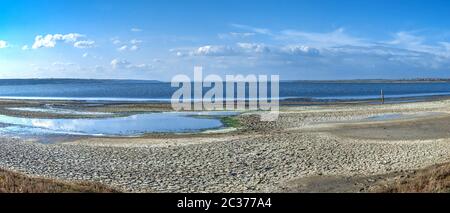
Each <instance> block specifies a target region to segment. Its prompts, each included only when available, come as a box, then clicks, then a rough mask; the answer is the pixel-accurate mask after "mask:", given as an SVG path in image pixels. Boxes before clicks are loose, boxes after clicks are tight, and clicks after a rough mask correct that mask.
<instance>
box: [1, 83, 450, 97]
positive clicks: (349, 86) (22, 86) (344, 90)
mask: <svg viewBox="0 0 450 213" xmlns="http://www.w3.org/2000/svg"><path fill="white" fill-rule="evenodd" d="M177 89H178V88H172V87H171V86H170V83H163V82H156V81H134V80H73V79H51V80H48V79H31V80H30V79H25V80H22V79H21V80H12V79H11V80H0V98H18V99H71V100H86V101H164V102H166V101H170V98H171V96H172V94H173V92H174V91H175V90H177ZM207 89H208V88H205V89H204V92H206V91H207ZM380 90H383V91H384V94H385V97H386V98H402V97H409V98H415V97H426V96H437V95H445V96H448V95H450V83H445V82H434V83H427V82H423V83H325V82H304V81H297V82H281V83H280V97H279V98H281V99H286V98H302V99H305V100H311V101H333V100H352V99H356V100H358V99H371V98H378V97H379V96H380Z"/></svg>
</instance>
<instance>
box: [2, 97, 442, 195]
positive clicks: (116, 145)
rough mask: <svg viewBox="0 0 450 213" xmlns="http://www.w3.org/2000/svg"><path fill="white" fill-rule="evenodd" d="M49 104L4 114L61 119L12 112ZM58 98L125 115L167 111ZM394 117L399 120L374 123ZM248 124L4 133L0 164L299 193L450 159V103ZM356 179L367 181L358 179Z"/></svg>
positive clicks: (188, 186)
mask: <svg viewBox="0 0 450 213" xmlns="http://www.w3.org/2000/svg"><path fill="white" fill-rule="evenodd" d="M43 104H55V103H53V102H51V103H42V102H31V101H27V102H21V101H2V102H1V104H0V113H1V114H7V115H15V116H22V117H52V116H55V115H50V114H42V113H41V114H40V113H24V112H17V111H12V110H8V109H6V108H8V107H11V106H14V107H22V106H28V107H30V106H42V105H43ZM57 104H59V105H61V106H66V107H72V108H74V107H75V108H77V109H83V110H87V111H96V112H119V113H125V114H129V113H142V112H152V111H164V110H167V106H161V105H148V104H142V105H139V104H121V105H94V106H86V105H83V104H80V103H66V102H61V103H57ZM392 114H395V115H400V116H394V118H389V116H387V117H386V119H373V118H376V116H382V115H385V116H386V115H392ZM239 120H240V121H241V123H242V127H240V128H239V129H238V130H236V131H229V132H224V133H212V134H188V135H170V134H159V135H147V136H143V137H137V138H98V137H82V138H73V139H71V140H61V141H63V142H64V143H56V144H41V143H35V142H30V141H25V140H23V139H19V138H5V137H3V138H1V139H0V167H1V168H4V169H9V170H14V171H19V172H23V173H25V174H29V175H33V176H44V177H50V178H56V179H63V180H86V181H97V182H101V183H104V184H107V185H112V186H114V187H119V188H122V189H124V190H125V191H132V192H295V191H364V190H366V188H367V187H368V186H369V185H370V183H371V182H373V181H370V180H371V179H372V178H374V177H377V178H383V177H385V175H387V174H392V173H396V172H404V171H409V170H414V169H419V168H424V167H426V166H430V165H434V164H438V163H444V162H449V161H450V155H449V153H450V133H448V132H450V131H448V130H449V129H450V101H449V100H437V101H429V102H417V103H398V104H385V105H369V104H356V105H354V104H339V105H324V106H284V107H282V108H281V114H280V117H279V119H278V120H277V121H275V122H261V121H259V119H258V118H257V115H253V114H246V113H244V114H242V115H240V116H239ZM368 180H369V181H368ZM355 182H358V183H360V185H358V184H349V183H355ZM323 183H326V184H328V185H324V184H323Z"/></svg>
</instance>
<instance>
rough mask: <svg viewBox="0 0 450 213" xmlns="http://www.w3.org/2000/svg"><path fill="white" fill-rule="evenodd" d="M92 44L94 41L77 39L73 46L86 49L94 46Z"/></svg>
mask: <svg viewBox="0 0 450 213" xmlns="http://www.w3.org/2000/svg"><path fill="white" fill-rule="evenodd" d="M94 44H95V42H94V41H77V42H75V43H74V44H73V46H74V47H76V48H80V49H86V48H91V47H94Z"/></svg>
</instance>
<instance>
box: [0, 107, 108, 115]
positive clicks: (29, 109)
mask: <svg viewBox="0 0 450 213" xmlns="http://www.w3.org/2000/svg"><path fill="white" fill-rule="evenodd" d="M6 109H8V110H14V111H24V112H44V113H50V114H59V115H111V114H112V113H109V112H84V111H77V110H72V109H63V108H53V107H49V108H39V107H11V108H6Z"/></svg>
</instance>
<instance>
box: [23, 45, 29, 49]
mask: <svg viewBox="0 0 450 213" xmlns="http://www.w3.org/2000/svg"><path fill="white" fill-rule="evenodd" d="M29 49H30V48H29V47H28V45H23V46H22V50H29Z"/></svg>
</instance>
